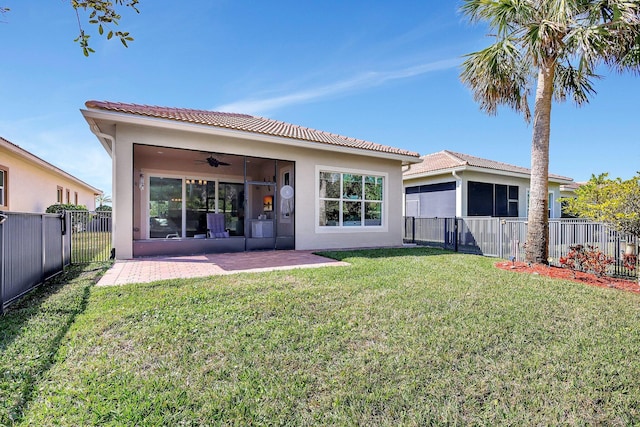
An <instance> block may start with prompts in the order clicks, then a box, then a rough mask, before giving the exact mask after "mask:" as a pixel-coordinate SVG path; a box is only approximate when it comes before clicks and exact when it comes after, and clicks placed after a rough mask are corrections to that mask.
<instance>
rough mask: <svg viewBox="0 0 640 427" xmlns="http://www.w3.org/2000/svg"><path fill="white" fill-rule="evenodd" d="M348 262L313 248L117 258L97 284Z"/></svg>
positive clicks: (118, 283)
mask: <svg viewBox="0 0 640 427" xmlns="http://www.w3.org/2000/svg"><path fill="white" fill-rule="evenodd" d="M346 265H349V264H348V263H346V262H342V261H336V260H333V259H330V258H325V257H322V256H320V255H315V254H314V253H313V252H312V251H255V252H237V253H226V254H205V255H189V256H163V257H150V258H136V259H131V260H118V261H116V262H115V263H114V264H113V266H112V267H111V268H110V269H109V270H108V271H107V272H106V273H105V274H104V276H102V278H101V279H100V280H99V281H98V284H97V286H113V285H125V284H129V283H149V282H155V281H157V280H168V279H186V278H190V277H206V276H215V275H223V274H234V273H245V272H260V271H271V270H288V269H293V268H312V267H327V266H346Z"/></svg>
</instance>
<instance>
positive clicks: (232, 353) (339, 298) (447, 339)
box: [0, 248, 640, 426]
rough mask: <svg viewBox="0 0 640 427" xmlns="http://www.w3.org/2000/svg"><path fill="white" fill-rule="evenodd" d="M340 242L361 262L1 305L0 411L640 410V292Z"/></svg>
mask: <svg viewBox="0 0 640 427" xmlns="http://www.w3.org/2000/svg"><path fill="white" fill-rule="evenodd" d="M330 255H331V256H332V257H335V258H339V259H342V260H344V261H347V262H349V263H351V264H352V265H351V266H349V267H331V268H317V269H306V270H290V271H277V272H270V273H258V274H240V275H231V276H218V277H213V278H205V279H190V280H179V281H178V280H176V281H164V282H157V283H152V284H144V285H130V286H122V287H110V288H96V287H91V286H90V285H89V284H87V283H86V281H83V279H82V275H80V276H78V277H77V278H74V279H71V280H70V286H69V287H64V288H61V287H57V286H53V289H51V290H50V292H47V293H45V292H41V294H42V295H40V296H38V295H35V296H34V298H32V300H31V302H32V303H34V304H33V307H27V306H24V304H23V305H20V306H19V307H18V309H15V311H14V310H12V311H10V312H9V314H8V315H7V316H5V317H4V318H0V326H2V331H3V335H2V336H1V341H0V351H1V353H0V368H2V371H1V372H2V373H3V377H2V378H3V379H2V381H3V385H2V390H0V392H1V393H3V395H2V396H0V401H5V400H3V398H4V399H6V397H7V396H8V397H9V398H10V399H11V401H10V402H9V403H7V402H6V401H5V403H2V404H0V405H4V406H0V410H2V411H3V412H2V413H1V414H0V424H2V423H4V424H11V423H15V424H16V425H52V424H56V425H58V424H59V425H409V426H411V425H416V426H422V425H429V424H476V425H478V424H480V425H501V424H502V425H513V424H515V425H521V424H525V425H557V424H564V425H584V424H606V425H633V424H638V423H640V381H638V379H639V378H640V360H639V359H638V357H639V355H638V351H639V350H640V330H639V326H640V295H637V294H632V293H627V292H621V291H617V290H612V289H602V288H593V287H588V286H584V285H581V284H578V283H572V282H565V281H558V280H552V279H548V278H545V277H542V276H533V275H524V274H515V273H513V272H507V271H501V270H498V269H496V268H494V267H493V263H494V262H495V261H496V260H495V259H489V258H482V257H477V256H471V255H460V254H452V253H448V252H443V251H439V250H436V249H428V248H411V249H394V250H372V251H353V252H334V253H330ZM94 271H95V273H93V274H94V275H95V274H98V273H99V271H97V270H95V269H94ZM82 274H84V275H91V274H92V273H90V272H85V273H82ZM65 300H68V304H66V303H65V304H60V303H62V302H64V301H65ZM22 310H24V311H25V312H24V314H20V312H21V311H22ZM48 311H50V312H51V313H49V314H47V313H48ZM54 312H55V316H54ZM47 316H48V317H47ZM56 316H58V317H56ZM40 317H43V318H47V319H50V320H47V321H46V322H48V323H46V325H47V326H41V324H40V321H39V320H38V319H39V318H40ZM43 322H44V321H43ZM5 327H10V329H9V331H8V332H4V331H5ZM49 331H50V332H49ZM43 334H49V335H52V338H51V339H49V340H42V344H38V343H36V342H32V341H38V340H40V336H41V335H43ZM22 365H27V366H26V367H24V368H23V367H22Z"/></svg>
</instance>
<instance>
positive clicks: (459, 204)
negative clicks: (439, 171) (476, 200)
mask: <svg viewBox="0 0 640 427" xmlns="http://www.w3.org/2000/svg"><path fill="white" fill-rule="evenodd" d="M451 175H453V177H454V178H455V180H456V216H457V217H461V216H462V178H460V176H459V175H458V174H457V173H456V171H455V170H453V171H451Z"/></svg>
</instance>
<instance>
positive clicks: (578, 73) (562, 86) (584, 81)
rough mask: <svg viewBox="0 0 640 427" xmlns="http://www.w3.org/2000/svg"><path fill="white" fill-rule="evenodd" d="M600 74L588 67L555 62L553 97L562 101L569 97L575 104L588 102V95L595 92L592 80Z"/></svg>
mask: <svg viewBox="0 0 640 427" xmlns="http://www.w3.org/2000/svg"><path fill="white" fill-rule="evenodd" d="M599 78H601V76H599V75H597V74H595V73H593V72H592V71H591V69H589V68H581V67H578V68H575V67H573V66H572V65H571V64H569V63H566V64H557V65H556V71H555V78H554V88H555V92H554V97H555V98H556V100H558V101H560V102H564V101H565V100H566V99H567V97H571V98H572V99H573V101H574V102H575V103H576V105H583V104H586V103H588V102H589V97H590V96H592V95H595V94H596V91H595V89H594V88H593V85H592V81H593V80H594V79H599Z"/></svg>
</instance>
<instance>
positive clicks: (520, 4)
mask: <svg viewBox="0 0 640 427" xmlns="http://www.w3.org/2000/svg"><path fill="white" fill-rule="evenodd" d="M460 11H461V12H462V13H463V14H464V15H466V16H467V17H468V18H469V20H470V21H471V22H474V23H475V22H480V21H487V22H488V23H489V25H490V26H491V28H493V29H495V30H496V31H497V32H498V34H500V35H506V34H508V33H509V32H511V31H513V30H514V29H517V28H519V27H521V26H522V25H523V24H524V23H525V22H527V21H529V20H531V19H532V15H533V14H534V13H535V8H534V7H533V5H532V2H531V1H530V0H468V1H466V2H465V3H464V4H463V5H462V7H461V8H460Z"/></svg>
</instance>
